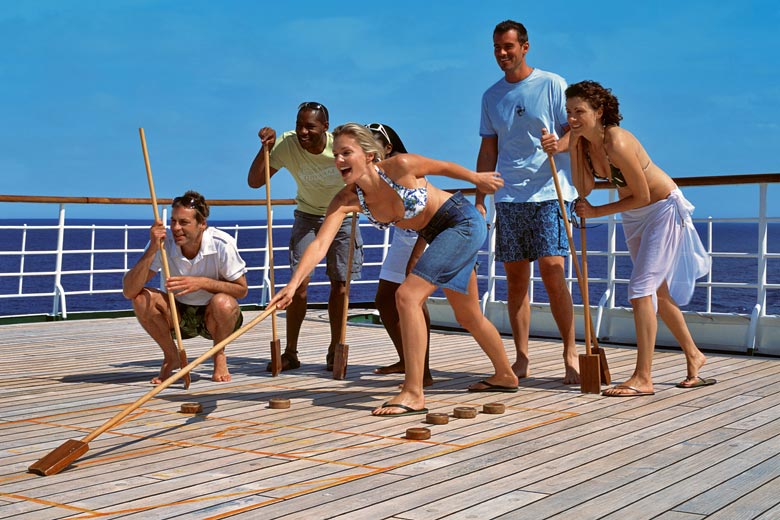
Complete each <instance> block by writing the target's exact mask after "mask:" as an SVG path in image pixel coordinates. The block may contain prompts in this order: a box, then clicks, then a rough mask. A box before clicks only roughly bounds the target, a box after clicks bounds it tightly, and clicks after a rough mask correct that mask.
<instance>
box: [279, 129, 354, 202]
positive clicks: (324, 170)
mask: <svg viewBox="0 0 780 520" xmlns="http://www.w3.org/2000/svg"><path fill="white" fill-rule="evenodd" d="M327 136H328V143H327V144H326V145H325V150H323V151H322V153H321V154H319V155H314V154H311V153H309V152H307V151H306V150H304V149H303V148H302V147H301V143H299V142H298V136H297V135H296V134H295V131H294V130H290V131H289V132H285V133H284V134H282V137H281V138H280V139H278V140H277V141H276V144H275V145H274V147H273V150H271V161H270V165H271V168H274V169H275V170H280V169H282V168H286V169H287V171H289V172H290V174H292V176H293V178H294V179H295V182H296V183H297V184H298V193H297V194H296V196H295V202H297V203H298V209H299V210H300V211H303V212H304V213H310V214H312V215H319V216H322V215H325V210H327V209H328V205H329V204H330V201H331V200H333V197H334V196H335V195H336V193H338V192H339V191H340V190H341V189H342V188H343V187H344V181H343V180H342V179H341V173H340V172H339V170H338V168H336V164H335V162H334V159H333V134H331V133H330V132H328V133H327Z"/></svg>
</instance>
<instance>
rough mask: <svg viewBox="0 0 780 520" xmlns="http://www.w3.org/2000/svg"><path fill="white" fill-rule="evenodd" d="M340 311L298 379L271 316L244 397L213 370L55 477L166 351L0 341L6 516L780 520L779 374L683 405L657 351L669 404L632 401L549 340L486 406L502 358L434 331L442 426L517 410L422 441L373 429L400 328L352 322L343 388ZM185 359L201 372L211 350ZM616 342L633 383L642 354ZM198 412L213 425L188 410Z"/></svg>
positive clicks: (118, 325) (318, 325) (89, 335)
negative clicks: (329, 351)
mask: <svg viewBox="0 0 780 520" xmlns="http://www.w3.org/2000/svg"><path fill="white" fill-rule="evenodd" d="M323 313H324V311H311V312H310V317H311V318H310V319H307V321H306V323H305V324H304V329H303V334H302V337H303V338H305V341H304V343H305V344H304V345H303V346H302V349H301V359H302V362H303V363H304V365H303V366H302V367H301V369H299V370H297V371H293V372H291V373H283V374H282V375H281V376H279V377H277V378H272V377H270V376H269V374H268V373H267V372H265V365H266V363H267V361H268V343H269V341H270V339H271V324H270V320H266V321H265V322H263V323H261V324H260V325H258V326H257V327H255V328H254V329H252V330H251V331H249V332H248V333H247V334H245V335H244V336H242V337H240V338H238V339H237V340H236V341H235V342H234V343H232V344H231V345H230V346H229V347H228V359H229V363H230V369H231V372H232V374H233V381H232V382H230V383H222V384H217V383H213V382H211V381H210V380H209V376H210V373H211V365H210V363H209V364H206V365H204V366H201V367H199V368H198V369H197V370H196V372H195V373H194V377H193V384H192V386H191V388H190V390H189V391H184V390H183V387H182V386H181V384H178V383H177V384H176V385H174V386H173V387H171V388H169V389H167V390H165V391H163V392H162V393H161V394H159V395H158V396H157V397H156V398H154V399H152V400H151V401H149V402H147V403H146V404H145V405H144V406H142V407H141V408H140V409H139V410H137V411H136V412H134V413H133V414H131V415H130V416H129V417H128V418H127V419H126V420H125V421H124V422H123V423H122V424H121V425H119V426H118V427H116V428H114V429H113V430H111V431H109V432H107V433H104V434H103V435H101V436H100V437H98V438H97V439H95V440H93V441H92V442H91V443H90V445H89V447H90V450H89V452H88V453H87V454H86V455H84V456H83V457H82V458H81V459H79V460H78V461H76V463H75V464H74V465H73V466H71V467H69V468H67V469H65V470H64V471H62V472H61V473H59V474H57V475H52V476H48V477H41V476H37V475H33V474H30V473H27V467H28V466H29V465H30V464H31V463H33V462H35V461H36V460H38V459H39V458H41V457H42V456H43V455H45V454H46V453H48V452H49V451H51V450H52V449H54V448H56V447H57V446H59V445H60V444H62V443H63V442H64V441H65V440H67V439H70V438H74V439H80V438H82V437H83V436H84V435H86V434H87V433H89V432H90V431H92V430H93V429H95V428H97V427H98V426H100V425H101V424H102V423H103V422H105V421H106V420H107V419H109V418H110V417H112V416H113V415H114V414H115V413H117V412H118V411H120V410H121V409H123V408H124V407H125V406H126V405H128V404H130V403H132V402H133V401H135V400H136V399H137V398H138V397H140V396H141V395H143V394H144V393H146V392H147V391H148V390H149V388H150V386H149V384H148V380H149V379H150V378H151V377H152V376H153V375H154V374H155V373H156V371H157V370H158V366H159V361H160V357H161V356H160V352H159V351H158V349H157V347H156V346H154V345H153V344H152V343H151V341H150V340H149V339H148V338H147V337H146V335H145V333H144V332H143V331H142V329H141V327H140V326H139V325H138V323H137V322H136V321H135V320H134V319H133V318H120V319H104V320H88V321H68V322H52V323H40V324H25V325H6V326H2V327H0V334H2V336H1V337H2V341H0V355H2V360H3V362H2V367H3V368H2V371H1V372H0V396H1V397H2V401H0V403H2V404H0V447H1V448H0V518H14V519H50V518H80V519H85V518H123V519H127V518H129V519H136V518H138V519H141V518H143V519H149V518H198V519H206V518H209V519H216V518H226V517H230V518H245V519H249V518H263V519H272V518H301V519H306V520H311V519H318V518H355V519H371V520H378V519H384V518H392V519H404V520H423V519H436V518H448V519H467V518H477V519H489V518H507V519H510V518H511V519H518V518H529V519H534V520H536V519H543V518H556V519H558V518H560V519H564V518H565V519H572V518H576V519H589V518H614V519H620V520H625V519H631V520H635V519H642V518H663V519H679V520H682V519H686V520H691V519H699V518H713V519H720V518H722V519H729V520H730V519H735V518H744V519H747V518H760V519H765V520H768V519H771V518H774V519H776V518H780V435H779V434H780V359H776V358H758V357H752V358H751V357H739V356H732V355H718V354H710V355H709V363H708V365H707V366H706V368H705V370H704V371H703V375H705V376H707V377H715V378H717V379H718V384H716V385H714V386H710V387H704V388H699V389H692V390H684V389H679V388H675V386H674V384H675V383H677V382H678V381H680V380H681V379H682V378H683V377H684V376H685V365H684V358H683V356H682V354H681V353H680V352H678V351H659V352H658V353H657V355H656V360H655V370H654V376H655V381H656V395H655V396H652V397H639V398H623V399H617V398H606V397H601V396H598V395H586V394H581V393H580V391H579V387H578V386H577V387H573V386H566V385H563V384H562V383H561V377H562V375H563V367H562V362H561V357H560V355H561V353H560V345H559V343H558V342H554V341H534V342H533V344H532V345H531V353H532V363H533V365H532V366H533V369H534V373H533V375H532V377H530V378H528V379H526V380H524V381H522V382H521V390H520V392H518V393H517V394H473V393H467V392H464V388H465V387H466V386H467V385H468V384H470V383H471V382H474V381H476V380H478V379H480V378H481V377H483V376H484V375H486V374H487V373H488V372H489V363H488V361H487V358H486V357H485V356H484V354H482V352H481V351H480V350H479V348H478V347H477V346H476V344H475V343H474V341H473V339H471V338H470V337H469V336H466V335H463V334H458V333H443V332H435V333H434V334H433V337H432V353H431V367H432V368H433V371H434V377H435V378H436V383H435V385H434V386H433V387H430V388H429V389H428V392H427V395H428V406H429V408H430V409H431V411H434V412H452V409H453V407H455V406H458V405H472V406H477V407H481V405H482V404H484V403H489V402H502V403H505V404H506V406H507V411H506V413H505V414H503V415H486V414H482V413H480V414H479V415H477V417H476V418H475V419H454V418H451V419H450V422H449V424H447V425H441V426H430V425H429V427H430V429H431V431H432V436H431V438H430V440H428V441H410V440H406V439H404V433H405V430H406V428H409V427H413V426H424V425H423V424H422V421H424V416H411V417H404V418H390V419H388V418H374V417H372V416H371V415H370V414H369V412H370V410H371V409H372V408H373V407H375V406H376V405H378V404H380V403H381V402H382V401H383V400H384V399H385V398H387V397H388V396H390V395H391V394H393V393H394V392H395V390H396V387H397V385H398V383H399V382H400V381H401V378H400V376H379V375H374V374H373V373H372V369H373V368H374V367H376V366H378V365H380V364H386V363H389V362H391V361H393V358H394V356H395V353H394V350H393V348H392V346H391V345H390V342H389V340H388V339H387V336H386V334H385V332H384V330H383V329H381V328H380V327H376V326H370V325H356V324H351V325H350V326H349V329H348V333H347V343H349V345H350V367H349V370H348V373H347V379H346V380H344V381H334V380H333V379H331V377H330V373H328V372H325V371H324V357H325V346H326V345H327V343H328V338H329V332H328V325H327V322H326V321H324V320H323ZM255 315H256V314H255V313H247V318H251V317H253V316H255ZM282 316H283V315H282ZM279 330H280V331H283V330H284V321H283V319H280V320H279ZM505 344H506V346H507V348H508V349H509V350H512V347H511V339H509V338H505ZM185 346H186V349H187V352H188V354H189V356H190V359H194V358H195V357H196V356H198V355H200V354H202V353H203V352H204V351H205V350H206V349H207V348H208V346H209V342H207V341H205V340H202V339H193V340H188V341H187V342H186V345H185ZM603 346H604V347H606V349H607V355H608V358H609V362H610V369H611V371H612V375H613V379H614V380H616V381H622V380H623V379H625V378H626V377H628V375H629V374H630V373H631V371H632V369H633V364H634V360H635V350H634V349H632V348H625V347H613V346H609V345H603ZM272 397H288V398H290V400H291V401H292V407H291V408H290V409H288V410H272V409H270V408H268V401H269V399H270V398H272ZM192 401H197V402H200V403H201V404H202V405H203V407H204V412H203V413H202V414H200V415H196V416H192V415H184V414H181V413H179V408H180V405H181V403H182V402H192Z"/></svg>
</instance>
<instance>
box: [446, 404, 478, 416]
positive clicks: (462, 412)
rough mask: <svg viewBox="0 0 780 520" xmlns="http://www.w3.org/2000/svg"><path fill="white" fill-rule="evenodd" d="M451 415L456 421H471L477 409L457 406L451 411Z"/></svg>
mask: <svg viewBox="0 0 780 520" xmlns="http://www.w3.org/2000/svg"><path fill="white" fill-rule="evenodd" d="M452 414H453V415H454V416H455V417H457V418H458V419H473V418H474V417H476V416H477V409H476V408H473V407H471V406H458V407H456V408H455V409H454V410H453V411H452Z"/></svg>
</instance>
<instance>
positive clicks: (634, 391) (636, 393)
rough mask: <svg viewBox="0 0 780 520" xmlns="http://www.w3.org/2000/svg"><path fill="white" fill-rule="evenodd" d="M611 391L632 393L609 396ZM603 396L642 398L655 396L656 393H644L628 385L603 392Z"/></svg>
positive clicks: (611, 395)
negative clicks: (628, 391)
mask: <svg viewBox="0 0 780 520" xmlns="http://www.w3.org/2000/svg"><path fill="white" fill-rule="evenodd" d="M610 390H630V391H631V392H630V393H621V394H608V393H607V392H609V391H610ZM601 395H603V396H604V397H640V396H643V395H655V392H643V391H642V390H640V389H638V388H634V387H633V386H628V385H615V386H613V387H611V388H607V389H606V390H604V391H603V392H601Z"/></svg>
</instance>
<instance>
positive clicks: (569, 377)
mask: <svg viewBox="0 0 780 520" xmlns="http://www.w3.org/2000/svg"><path fill="white" fill-rule="evenodd" d="M579 382H580V373H579V372H578V371H577V369H576V368H574V367H572V366H569V365H568V364H567V365H566V375H564V376H563V384H564V385H576V384H579Z"/></svg>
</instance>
